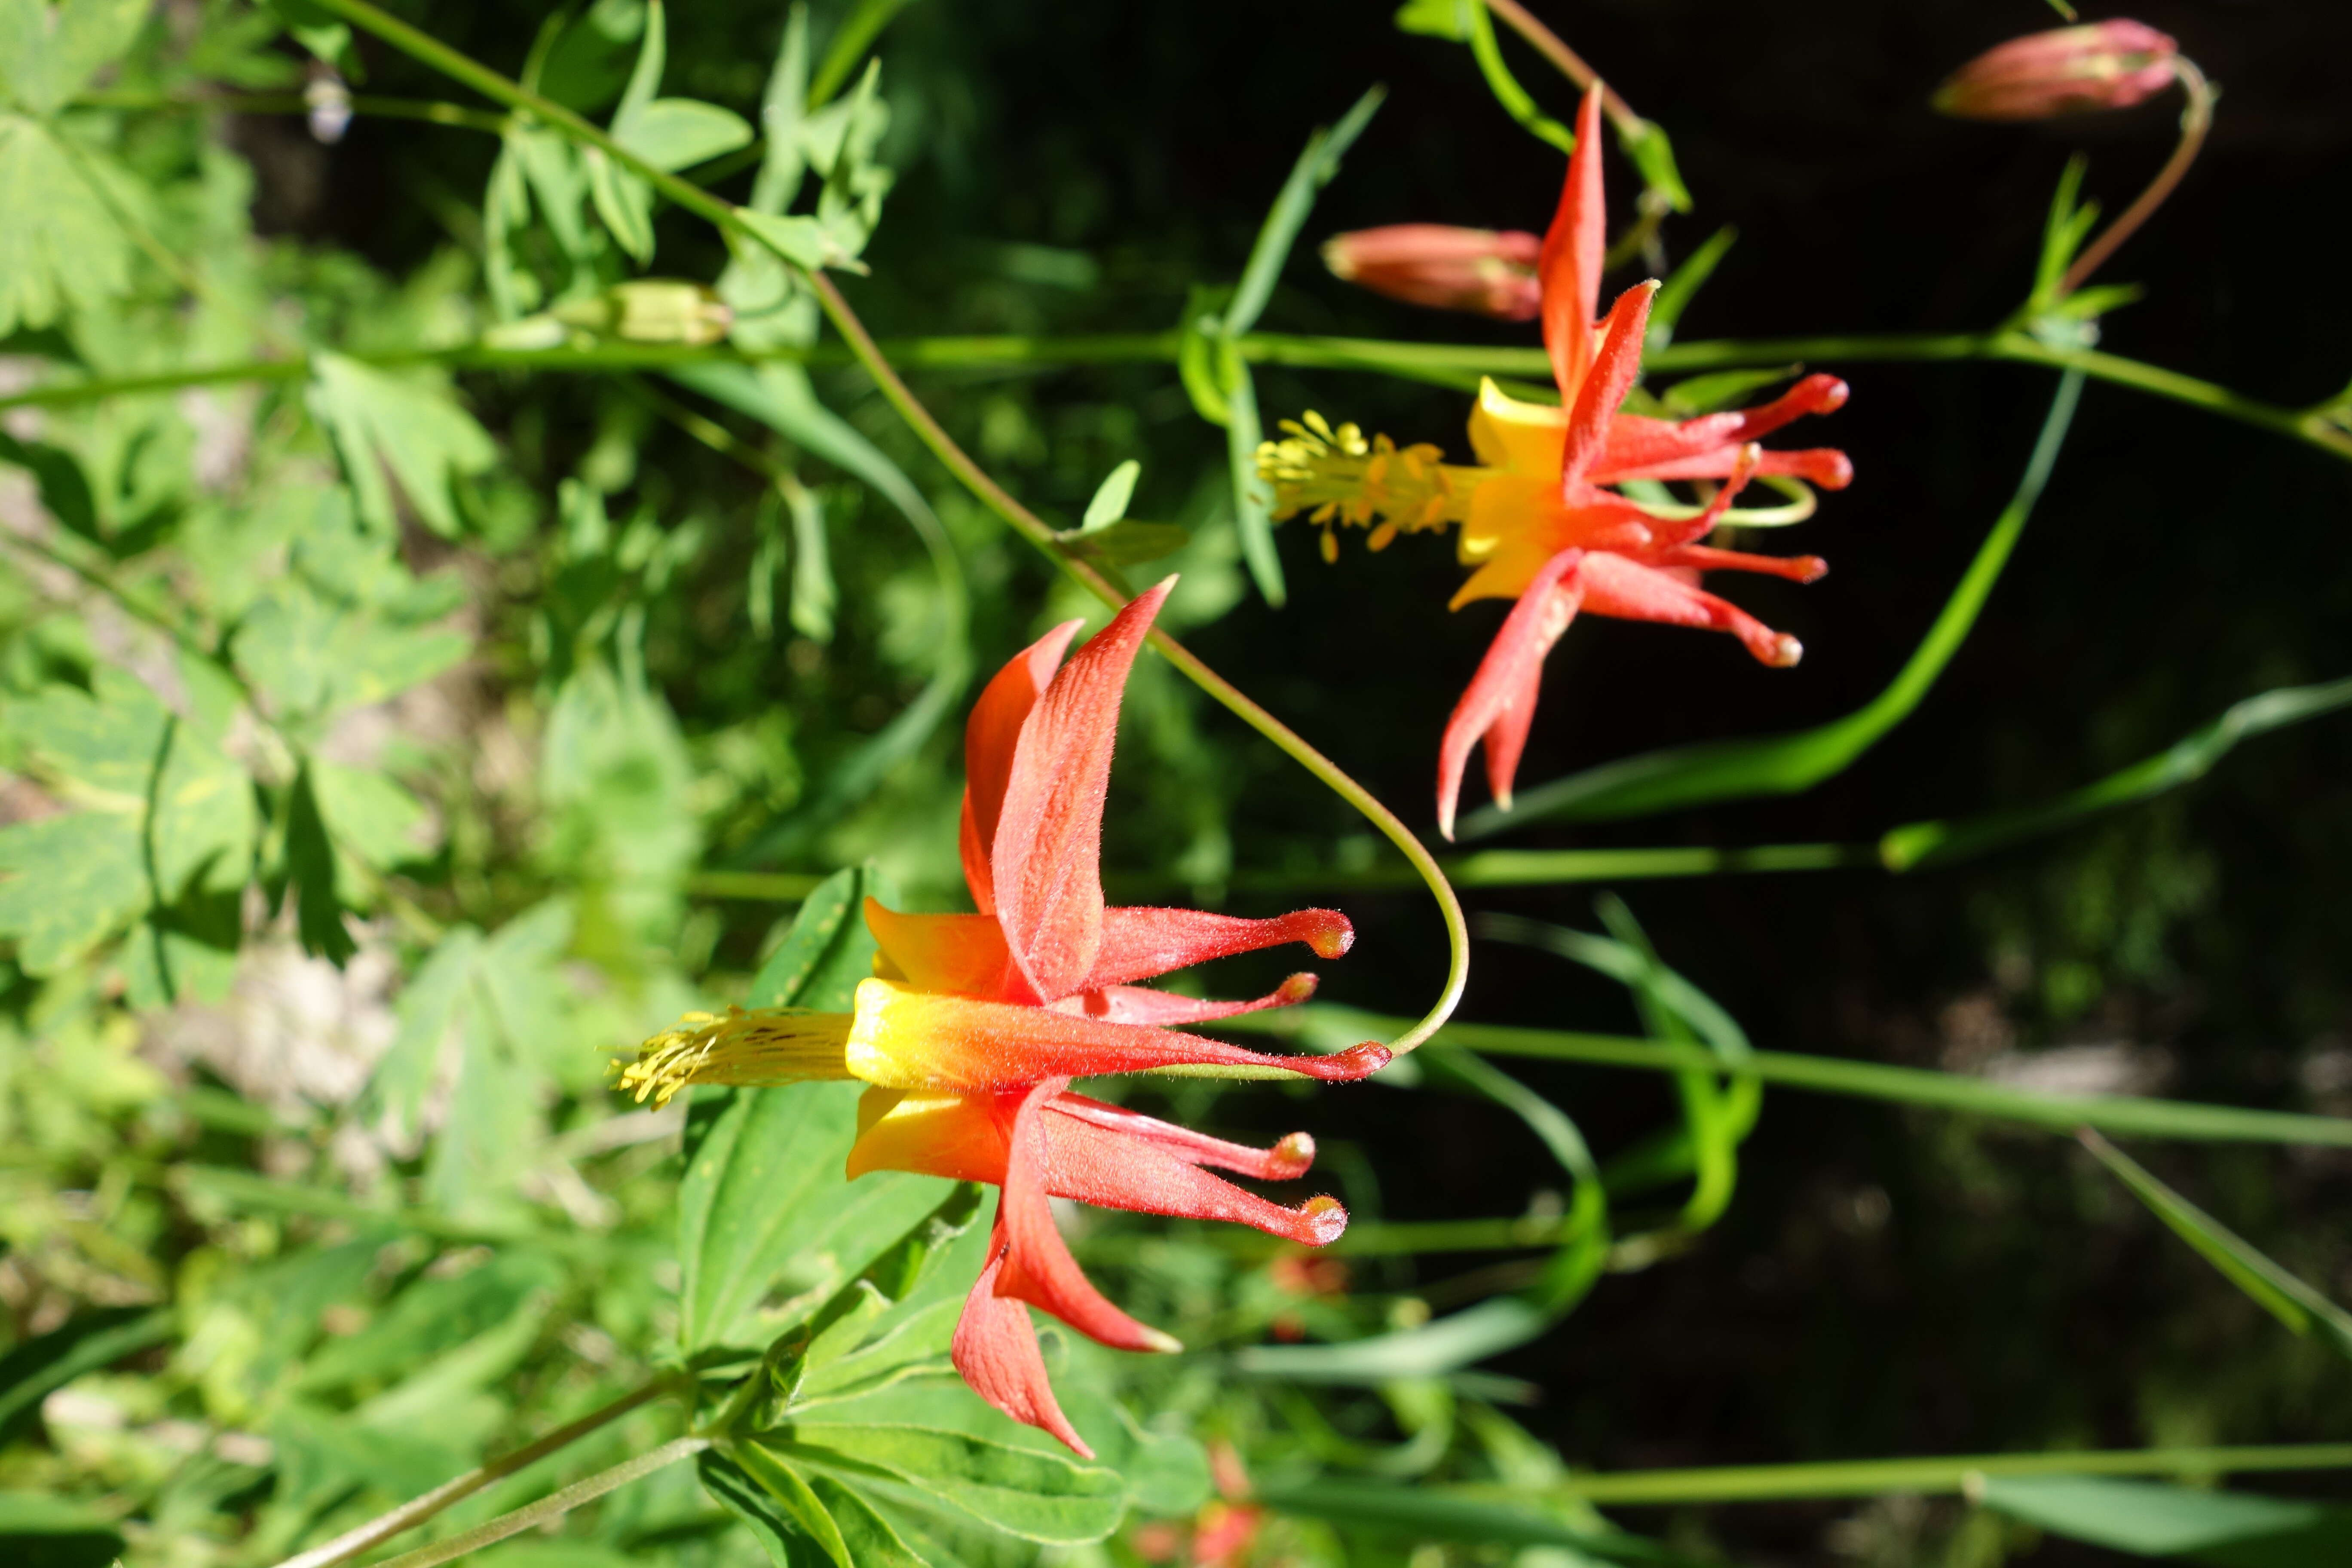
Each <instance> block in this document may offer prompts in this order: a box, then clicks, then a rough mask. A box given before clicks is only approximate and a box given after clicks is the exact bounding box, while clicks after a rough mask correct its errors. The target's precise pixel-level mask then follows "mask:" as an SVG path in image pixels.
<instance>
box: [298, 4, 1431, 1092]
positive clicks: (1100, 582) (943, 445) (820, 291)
mask: <svg viewBox="0 0 2352 1568" xmlns="http://www.w3.org/2000/svg"><path fill="white" fill-rule="evenodd" d="M317 3H318V4H319V5H320V6H321V7H322V8H324V9H325V10H328V11H331V12H332V13H333V14H335V15H336V16H341V17H342V18H343V19H344V20H345V21H347V22H350V23H352V25H354V26H359V27H362V28H364V29H366V30H367V31H368V32H371V33H373V34H374V35H375V36H376V37H380V38H382V39H383V41H384V42H386V43H388V44H390V45H392V46H393V47H394V48H397V49H399V50H401V51H402V52H403V53H404V54H406V55H408V56H410V57H411V58H414V59H416V60H418V61H420V62H422V63H423V64H425V65H427V66H430V67H432V68H434V69H436V70H438V71H440V72H441V73H442V74H444V75H445V76H447V77H449V78H451V79H454V80H457V81H460V82H463V83H465V84H466V85H467V87H470V88H472V89H474V90H476V91H477V92H479V93H481V94H482V95H483V96H485V97H487V98H490V99H493V100H496V101H498V102H500V103H503V104H506V105H507V106H508V107H509V108H512V109H519V110H528V111H529V112H530V113H532V114H535V115H538V116H539V117H540V118H541V119H542V120H544V121H546V122H547V123H548V124H550V125H551V126H553V127H554V128H555V129H557V130H559V131H562V132H563V133H564V134H566V135H568V136H571V137H572V138H574V139H575V140H578V141H581V142H585V143H587V144H588V145H589V146H592V147H594V148H597V149H598V150H600V151H601V152H603V153H604V154H605V155H606V156H607V157H610V158H612V159H614V161H615V162H617V163H620V164H622V165H623V166H624V167H625V168H627V169H628V170H630V171H631V172H632V173H633V174H637V175H638V176H640V177H641V178H643V179H645V180H646V182H647V183H648V184H651V185H652V186H653V187H654V189H656V191H659V192H660V193H661V194H662V195H666V196H667V197H668V198H669V199H670V200H672V201H674V202H676V203H677V205H679V206H682V207H684V208H686V209H687V210H688V211H689V212H692V213H695V214H697V215H698V216H701V217H705V218H708V219H709V221H710V222H712V223H714V224H717V225H719V226H720V227H722V228H725V229H728V230H730V231H732V230H734V229H735V228H737V227H738V220H737V218H736V216H735V214H736V209H735V208H734V207H733V206H732V205H730V204H729V203H727V202H724V201H722V200H720V199H719V198H718V197H716V196H713V195H710V194H709V192H707V191H704V190H702V189H700V188H699V187H698V186H695V185H692V184H688V183H687V182H686V181H684V180H681V179H679V178H677V176H676V175H674V174H668V173H667V172H666V171H664V170H661V169H657V168H656V167H654V166H653V165H652V164H650V163H646V161H645V160H644V159H643V158H641V157H639V156H638V155H637V154H635V153H632V152H630V151H629V150H628V149H627V148H626V147H624V146H622V145H621V143H620V142H616V141H614V139H613V138H612V137H611V136H609V135H607V134H606V133H605V132H603V131H601V130H599V129H597V128H596V127H595V126H593V125H592V124H590V123H589V122H588V121H585V120H583V119H582V118H581V117H580V116H579V115H577V114H575V113H573V112H572V110H568V109H565V108H563V107H562V105H561V104H557V103H554V102H551V101H550V100H547V99H544V98H542V97H541V96H540V95H539V94H537V93H535V92H531V91H530V90H529V89H525V88H524V87H522V86H521V85H520V83H518V82H515V81H512V80H510V79H508V78H506V77H503V76H500V75H499V73H498V72H496V71H494V70H491V69H490V68H488V67H487V66H484V65H482V64H480V63H479V62H478V61H476V60H474V59H472V58H468V57H467V56H466V55H464V54H462V53H460V52H459V51H457V50H456V49H453V48H451V47H448V46H447V45H446V44H444V43H442V42H441V41H440V40H439V39H437V38H435V37H431V36H430V35H428V34H425V33H423V32H420V31H418V30H417V29H416V28H415V27H412V26H408V24H406V23H405V22H403V21H400V20H399V19H398V18H396V17H394V16H389V15H387V14H386V13H384V12H383V11H381V10H379V9H378V8H377V7H375V6H373V5H369V4H367V0H317ZM803 278H804V279H806V280H807V282H808V284H809V286H810V288H811V289H814V292H815V294H816V297H817V300H818V302H819V303H820V304H821V305H822V306H823V307H824V313H825V315H826V317H827V319H828V320H830V321H832V322H833V324H834V328H835V331H838V332H840V333H841V335H842V338H843V339H844V341H845V342H847V343H848V344H849V349H850V352H851V353H853V354H854V355H856V359H857V362H858V363H859V364H860V365H862V366H863V367H864V368H865V370H866V374H868V375H870V376H872V377H873V379H874V382H875V384H876V385H877V387H879V388H880V389H881V392H882V394H883V396H884V397H885V398H886V399H887V401H888V402H889V404H890V405H891V406H892V407H893V408H894V409H896V410H897V411H898V416H899V417H900V418H901V419H903V420H905V421H906V422H907V425H908V427H909V428H910V429H912V430H913V431H914V433H915V435H916V436H917V437H918V438H919V439H920V440H921V441H922V442H923V444H924V445H925V446H927V447H929V448H930V449H931V452H932V454H933V455H934V456H935V457H937V458H939V459H940V462H941V464H943V465H944V466H945V467H946V468H947V469H948V471H949V472H950V473H951V474H953V475H954V476H955V477H956V478H957V479H959V480H960V481H961V483H962V484H963V485H964V487H965V488H966V489H970V490H971V492H972V494H973V495H975V496H976V497H978V498H979V499H980V500H981V502H982V505H984V506H986V507H987V508H988V509H989V510H991V511H993V512H994V513H996V515H997V516H999V517H1000V518H1002V519H1003V520H1004V521H1006V522H1007V523H1009V524H1011V525H1012V527H1013V531H1015V532H1017V533H1019V534H1020V535H1021V536H1022V537H1023V538H1024V539H1027V540H1028V541H1029V542H1031V543H1032V544H1034V545H1035V546H1037V548H1038V549H1040V550H1042V551H1044V552H1045V553H1046V555H1047V556H1048V557H1049V558H1051V559H1052V560H1053V561H1054V562H1055V563H1056V564H1057V565H1059V566H1060V567H1061V568H1062V570H1063V571H1064V572H1065V573H1066V574H1069V575H1070V576H1071V577H1072V578H1073V579H1075V580H1076V582H1078V583H1079V584H1081V585H1083V586H1084V587H1086V588H1087V591H1088V592H1090V593H1092V594H1094V595H1096V596H1097V598H1099V599H1101V600H1102V601H1103V602H1104V603H1105V604H1108V605H1113V606H1114V607H1116V606H1118V605H1124V604H1125V603H1126V602H1127V595H1125V594H1123V593H1121V592H1120V591H1119V590H1118V587H1117V586H1116V585H1115V584H1112V583H1111V582H1110V581H1109V580H1108V578H1106V577H1104V576H1103V575H1102V574H1101V573H1099V572H1097V571H1096V570H1095V569H1094V567H1092V566H1091V565H1089V564H1088V563H1086V562H1083V561H1080V560H1077V559H1076V558H1075V557H1073V556H1071V555H1070V554H1069V553H1068V552H1066V551H1064V550H1063V549H1062V548H1061V546H1060V543H1059V542H1057V541H1056V540H1055V538H1054V531H1053V530H1052V529H1051V528H1050V527H1048V526H1047V525H1046V523H1045V521H1044V520H1043V519H1041V518H1039V517H1038V516H1037V515H1036V514H1035V513H1034V512H1032V511H1030V510H1029V509H1028V508H1026V507H1024V506H1023V505H1022V504H1021V503H1020V502H1019V501H1017V500H1014V499H1013V496H1012V495H1011V494H1010V493H1008V492H1007V491H1006V490H1005V489H1004V488H1003V486H1002V485H999V484H998V483H997V482H996V481H995V480H994V479H992V478H991V477H990V476H989V475H988V473H987V471H986V470H985V469H983V468H981V466H980V465H979V464H978V463H975V462H974V461H972V459H971V457H970V456H969V455H968V454H966V453H965V451H964V450H963V448H962V447H959V446H958V445H957V444H956V442H955V439H954V437H950V435H949V434H948V433H947V430H946V429H945V428H944V427H943V426H941V425H940V422H939V421H938V420H937V419H936V418H934V417H933V416H932V415H931V412H930V410H929V409H928V408H926V407H925V406H924V405H922V403H921V402H920V401H919V399H917V398H916V396H915V395H914V394H913V393H912V392H910V391H908V387H907V384H906V383H905V382H904V381H902V380H901V379H899V376H898V372H897V371H896V370H894V369H893V368H892V367H891V364H890V362H889V361H888V360H887V358H885V357H884V356H883V353H882V352H881V350H880V348H879V347H878V346H877V344H876V343H875V342H874V339H873V336H872V334H870V333H868V332H867V331H866V325H865V323H864V322H863V321H859V320H858V318H857V314H856V311H854V310H851V309H850V307H849V301H848V300H845V299H843V298H842V296H841V290H840V289H838V288H836V287H835V285H834V282H833V279H830V278H829V277H827V276H825V275H824V273H823V272H813V273H803ZM1151 642H1152V646H1153V647H1156V648H1158V649H1159V650H1160V655H1161V656H1162V657H1163V658H1166V659H1167V660H1168V661H1169V662H1170V663H1171V664H1173V665H1175V666H1176V668H1178V669H1180V670H1182V671H1183V672H1184V674H1185V675H1186V676H1187V677H1188V678H1189V679H1192V681H1193V683H1194V684H1196V685H1198V686H1199V687H1200V688H1201V689H1202V690H1204V691H1206V692H1208V693H1209V695H1210V696H1212V697H1213V698H1215V699H1216V700H1218V701H1219V702H1222V703H1223V704H1224V706H1225V707H1226V708H1228V709H1230V710H1232V711H1233V712H1234V713H1235V714H1237V715H1238V716H1239V717H1240V718H1241V719H1242V721H1244V722H1245V723H1247V724H1248V725H1249V726H1250V727H1251V728H1252V729H1254V730H1255V731H1258V732H1259V733H1260V734H1262V735H1264V736H1265V738H1266V739H1267V740H1269V741H1272V742H1274V743H1275V745H1276V746H1277V747H1279V748H1280V749H1281V750H1282V751H1283V752H1285V753H1286V754H1287V755H1289V756H1290V757H1291V758H1292V759H1294V760H1295V761H1297V763H1299V764H1300V765H1301V766H1303V767H1305V768H1306V769H1307V772H1308V773H1312V774H1314V775H1315V777H1316V778H1317V779H1318V781H1320V782H1321V783H1322V784H1324V785H1325V786H1326V787H1328V788H1329V789H1330V790H1332V791H1333V792H1334V793H1335V794H1337V795H1339V796H1340V798H1341V799H1343V800H1345V801H1347V802H1348V804H1349V805H1352V806H1354V807H1355V808H1356V809H1357V810H1358V811H1360V812H1361V813H1362V814H1363V815H1364V816H1365V817H1366V818H1367V819H1369V820H1370V822H1371V824H1372V826H1375V827H1377V828H1379V829H1380V831H1381V834H1382V835H1383V836H1385V837H1387V838H1388V839H1389V840H1390V842H1391V843H1393V844H1394V845H1395V846H1396V847H1397V848H1398V849H1400V850H1401V851H1402V852H1403V854H1404V856H1405V858H1407V859H1408V860H1410V861H1412V864H1413V868H1414V869H1416V870H1417V871H1419V872H1420V873H1421V874H1422V876H1423V879H1425V880H1426V881H1427V882H1428V883H1429V888H1430V892H1431V894H1432V896H1433V897H1434V898H1435V899H1436V900H1437V903H1438V908H1439V910H1440V911H1441V912H1442V913H1443V915H1444V921H1445V933H1446V942H1447V948H1448V962H1447V969H1446V977H1445V984H1444V989H1443V990H1442V991H1441V992H1440V994H1439V995H1438V999H1437V1003H1436V1005H1434V1006H1433V1007H1432V1008H1431V1009H1430V1010H1429V1013H1428V1015H1427V1016H1424V1017H1423V1019H1422V1020H1421V1022H1420V1023H1419V1024H1417V1025H1415V1026H1413V1027H1412V1028H1411V1029H1408V1030H1407V1031H1405V1033H1404V1034H1403V1035H1402V1036H1400V1037H1398V1038H1397V1039H1395V1040H1393V1041H1391V1045H1390V1048H1391V1050H1394V1051H1396V1052H1398V1053H1399V1054H1400V1055H1402V1053H1404V1052H1406V1051H1409V1050H1411V1049H1412V1048H1413V1047H1415V1046H1417V1045H1419V1044H1420V1043H1421V1042H1422V1041H1423V1040H1424V1039H1427V1038H1428V1037H1430V1035H1432V1034H1433V1033H1434V1032H1435V1031H1436V1029H1437V1027H1438V1026H1439V1025H1441V1024H1443V1023H1444V1021H1445V1019H1446V1017H1447V1016H1449V1015H1450V1014H1451V1013H1452V1012H1453V1011H1454V1004H1455V1003H1456V1002H1458V1001H1459V1000H1461V996H1462V990H1463V987H1464V985H1465V984H1467V983H1468V980H1469V974H1470V932H1469V927H1468V925H1467V923H1466V922H1465V921H1464V919H1463V915H1462V904H1461V900H1458V899H1456V898H1455V897H1454V889H1452V888H1450V887H1448V886H1447V885H1446V881H1445V876H1444V872H1442V871H1440V870H1439V869H1438V868H1437V862H1436V860H1435V859H1434V858H1433V857H1432V856H1431V855H1430V853H1429V851H1428V849H1427V848H1426V847H1423V844H1422V842H1421V840H1420V839H1418V838H1416V837H1414V836H1413V834H1412V830H1411V829H1410V828H1408V827H1406V826H1405V825H1404V824H1403V823H1402V821H1401V820H1399V819H1398V817H1397V816H1396V814H1395V813H1393V812H1391V811H1390V810H1389V809H1388V807H1386V806H1385V805H1381V803H1380V801H1379V800H1377V799H1375V798H1374V797H1373V795H1371V793H1370V791H1369V790H1367V789H1365V788H1364V787H1363V786H1362V785H1361V784H1358V783H1356V781H1355V780H1354V779H1352V778H1349V776H1348V775H1347V773H1343V772H1342V771H1340V769H1339V767H1338V766H1337V765H1336V764H1335V763H1332V762H1331V761H1330V760H1329V759H1328V758H1327V757H1325V756H1324V755H1323V754H1322V753H1321V752H1318V751H1317V750H1316V749H1315V748H1314V747H1312V746H1310V745H1308V744H1307V742H1305V741H1304V740H1302V739H1300V738H1299V737H1298V736H1297V734H1296V733H1294V732H1293V731H1291V730H1290V728H1289V727H1288V726H1287V725H1286V724H1284V723H1283V722H1282V721H1279V720H1277V719H1276V718H1275V717H1274V716H1273V715H1272V714H1270V713H1268V712H1267V711H1266V710H1265V709H1263V708H1261V707H1259V706H1258V705H1257V704H1256V703H1255V702H1254V701H1252V700H1250V699H1249V698H1247V697H1246V696H1244V695H1243V693H1242V692H1241V691H1240V689H1238V688H1236V687H1234V685H1233V684H1232V683H1231V682H1230V681H1228V680H1226V679H1224V678H1223V677H1222V676H1220V675H1218V674H1217V673H1216V672H1215V671H1214V670H1213V669H1211V668H1209V667H1208V666H1207V665H1205V664H1203V663H1202V662H1201V660H1200V659H1199V658H1195V657H1194V656H1193V655H1192V653H1191V652H1190V651H1188V650H1187V649H1186V648H1185V647H1183V645H1182V644H1181V643H1179V642H1177V641H1176V639H1175V638H1173V637H1170V636H1168V635H1167V634H1166V633H1165V632H1162V631H1160V630H1157V629H1155V630H1154V631H1153V632H1152V634H1151Z"/></svg>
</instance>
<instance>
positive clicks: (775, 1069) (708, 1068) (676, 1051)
mask: <svg viewBox="0 0 2352 1568" xmlns="http://www.w3.org/2000/svg"><path fill="white" fill-rule="evenodd" d="M849 1024H850V1018H849V1015H847V1014H845V1013H812V1012H808V1011H805V1010H803V1009H801V1008H795V1007H758V1008H752V1009H750V1010H746V1009H744V1008H741V1007H730V1008H728V1009H727V1011H726V1012H725V1013H724V1014H723V1015H721V1014H714V1013H688V1014H687V1015H685V1016H683V1017H681V1018H680V1019H679V1020H678V1026H677V1027H676V1028H671V1029H665V1030H663V1031H662V1032H661V1033H660V1034H658V1035H656V1036H654V1037H652V1038H651V1039H649V1040H647V1041H646V1043H645V1044H644V1045H642V1046H639V1047H637V1059H636V1060H635V1061H633V1062H625V1063H621V1064H617V1065H618V1066H619V1069H620V1082H619V1085H618V1087H619V1089H620V1090H621V1092H623V1093H624V1094H629V1095H633V1096H634V1097H635V1099H636V1100H637V1102H638V1103H639V1104H643V1103H644V1102H645V1101H646V1099H647V1098H648V1097H650V1098H651V1099H652V1100H653V1102H654V1103H655V1104H656V1105H657V1106H659V1105H667V1104H668V1103H669V1100H670V1097H671V1096H672V1095H675V1094H676V1093H677V1091H678V1090H679V1089H684V1088H686V1087H687V1086H688V1084H696V1083H711V1084H738V1085H746V1086H749V1085H760V1084H776V1083H805V1082H809V1081H811V1080H815V1079H842V1078H847V1077H848V1076H849V1070H848V1068H847V1066H846V1065H845V1063H846V1051H847V1047H848V1043H849Z"/></svg>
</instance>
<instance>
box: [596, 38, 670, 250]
mask: <svg viewBox="0 0 2352 1568" xmlns="http://www.w3.org/2000/svg"><path fill="white" fill-rule="evenodd" d="M668 50H669V44H668V25H667V16H666V14H665V13H664V11H663V9H662V0H648V3H647V5H646V25H645V31H644V33H643V35H642V37H640V40H639V43H638V46H637V62H636V65H635V67H634V68H632V69H631V70H630V72H629V81H628V85H627V86H626V87H625V88H624V89H622V91H621V102H620V106H619V107H618V108H616V109H614V110H613V122H612V124H611V126H610V127H609V128H608V129H609V130H610V131H611V132H612V135H613V139H614V141H616V142H624V144H625V142H626V138H627V136H628V133H629V132H630V131H631V129H633V128H634V127H635V123H636V121H637V120H638V118H639V117H640V116H642V115H643V114H644V113H645V111H646V106H648V105H649V104H651V103H652V102H653V100H654V94H655V93H656V91H658V90H660V88H661V79H662V69H663V67H664V66H665V64H666V63H667V58H668ZM583 157H584V158H585V159H586V160H587V164H588V190H589V195H590V196H591V198H592V199H593V201H594V202H595V204H596V216H599V217H601V218H603V219H604V226H605V227H606V228H607V229H609V230H611V231H612V235H613V237H614V239H615V240H616V241H618V242H619V244H620V247H621V248H622V249H623V250H625V251H627V252H628V253H629V255H630V256H632V257H634V258H635V259H636V262H637V265H638V266H640V267H643V266H644V265H646V263H647V262H649V261H651V260H652V259H653V256H654V229H653V192H652V191H651V190H650V189H649V188H648V187H647V186H646V183H645V182H644V181H643V180H640V179H639V178H637V177H636V176H635V174H629V173H627V172H626V171H625V170H624V169H622V168H621V167H620V166H619V165H618V164H616V163H614V162H613V160H612V159H611V158H609V157H607V156H606V155H605V154H604V151H603V150H602V149H600V148H595V147H591V148H589V149H588V150H587V151H586V152H585V153H583Z"/></svg>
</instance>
